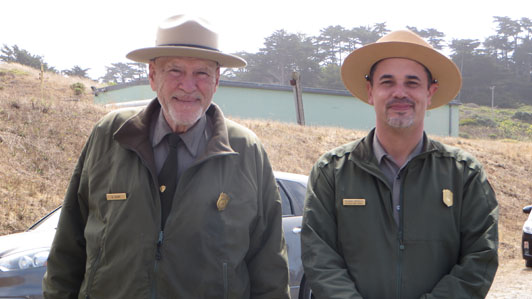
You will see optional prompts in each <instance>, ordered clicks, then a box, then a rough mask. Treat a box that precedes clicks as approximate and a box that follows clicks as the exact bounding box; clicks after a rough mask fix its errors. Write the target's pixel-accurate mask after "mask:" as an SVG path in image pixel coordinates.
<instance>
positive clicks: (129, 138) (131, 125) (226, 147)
mask: <svg viewBox="0 0 532 299" xmlns="http://www.w3.org/2000/svg"><path fill="white" fill-rule="evenodd" d="M160 109H161V105H160V104H159V100H157V98H155V99H153V100H152V101H151V102H150V103H149V104H148V106H147V107H146V108H144V109H142V110H141V111H140V112H138V113H137V114H135V115H133V116H132V117H131V118H129V119H128V120H126V121H125V122H124V124H123V125H122V126H120V128H118V130H117V131H116V132H115V133H114V135H113V138H114V140H115V141H116V142H118V143H120V144H121V145H122V146H124V147H126V148H128V149H131V150H133V151H135V152H136V153H137V154H138V155H139V156H140V157H141V158H142V160H143V161H144V163H145V164H146V165H147V166H148V168H150V169H151V170H152V171H153V173H155V171H154V169H155V161H154V158H153V147H152V145H151V141H150V124H151V121H152V119H153V117H157V114H158V113H159V111H160ZM206 115H207V118H208V119H210V121H211V122H212V127H213V132H212V137H211V139H210V140H209V142H208V144H207V148H206V150H205V153H204V154H203V155H201V157H199V158H200V159H202V158H206V157H208V156H211V155H216V154H223V153H234V151H233V149H232V148H231V145H230V141H229V134H228V131H227V125H226V122H225V117H224V115H223V113H222V111H221V110H220V108H219V107H218V105H216V104H214V103H212V104H211V105H210V106H209V108H208V109H207V111H206Z"/></svg>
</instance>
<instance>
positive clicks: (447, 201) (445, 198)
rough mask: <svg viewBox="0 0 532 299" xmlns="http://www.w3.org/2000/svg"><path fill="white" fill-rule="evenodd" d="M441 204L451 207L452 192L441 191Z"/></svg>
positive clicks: (447, 190)
mask: <svg viewBox="0 0 532 299" xmlns="http://www.w3.org/2000/svg"><path fill="white" fill-rule="evenodd" d="M443 203H444V204H445V205H446V206H447V207H452V205H453V192H452V191H451V190H449V189H443Z"/></svg>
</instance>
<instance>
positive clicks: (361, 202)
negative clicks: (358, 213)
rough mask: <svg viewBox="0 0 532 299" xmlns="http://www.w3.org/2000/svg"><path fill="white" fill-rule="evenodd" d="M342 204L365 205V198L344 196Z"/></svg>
mask: <svg viewBox="0 0 532 299" xmlns="http://www.w3.org/2000/svg"><path fill="white" fill-rule="evenodd" d="M343 204H344V206H365V205H366V199H365V198H344V200H343Z"/></svg>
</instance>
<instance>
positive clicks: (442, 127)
mask: <svg viewBox="0 0 532 299" xmlns="http://www.w3.org/2000/svg"><path fill="white" fill-rule="evenodd" d="M93 91H94V94H95V102H96V103H100V104H117V105H124V102H130V101H141V100H147V99H153V98H154V97H155V92H153V91H152V90H151V87H150V85H149V83H148V81H136V82H131V83H127V84H121V85H114V86H109V87H105V88H100V89H94V90H93ZM294 98H295V97H294V91H293V88H292V87H291V86H281V85H271V84H261V83H248V82H234V81H223V80H221V81H220V86H219V87H218V90H217V92H216V94H215V95H214V98H213V101H214V102H215V103H216V104H218V105H219V106H220V107H221V108H222V110H223V112H224V114H225V115H227V116H233V117H238V118H246V119H267V120H275V121H280V122H288V123H297V114H296V104H295V99H294ZM302 101H303V111H304V119H305V125H308V126H329V127H343V128H348V129H356V130H370V129H372V128H373V127H374V126H375V112H374V111H373V107H372V106H370V105H368V104H366V103H364V102H362V101H359V100H357V99H356V98H354V97H353V96H352V95H351V94H350V93H349V92H347V91H343V90H328V89H316V88H305V87H304V88H303V89H302ZM139 103H140V104H144V103H145V102H137V104H139ZM459 105H460V104H459V103H458V102H456V101H452V102H450V103H449V104H447V105H444V106H441V107H439V108H436V109H433V110H428V111H427V112H426V115H425V131H426V132H427V133H428V134H433V135H439V136H455V137H456V136H458V122H459V119H458V107H459Z"/></svg>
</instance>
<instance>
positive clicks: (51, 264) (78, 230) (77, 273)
mask: <svg viewBox="0 0 532 299" xmlns="http://www.w3.org/2000/svg"><path fill="white" fill-rule="evenodd" d="M86 155H87V144H86V145H85V147H84V148H83V151H82V153H81V155H80V158H79V160H78V163H77V165H76V167H75V170H74V173H73V175H72V177H71V180H70V184H69V186H68V189H67V193H66V195H65V199H64V201H63V206H62V208H61V215H60V217H59V223H58V226H57V230H56V233H55V237H54V241H53V243H52V247H51V249H50V255H49V257H48V264H47V270H46V273H45V275H44V279H43V282H42V288H43V296H44V298H78V293H79V289H80V286H81V283H82V281H83V277H84V274H85V261H86V253H85V238H84V233H83V232H84V229H85V223H86V219H87V206H86V203H84V202H83V201H82V200H80V196H79V195H78V190H79V186H80V184H81V173H82V170H83V167H84V161H85V158H86Z"/></svg>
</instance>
